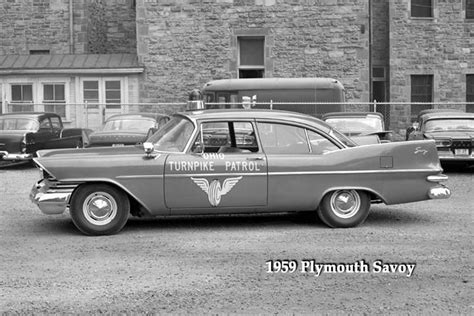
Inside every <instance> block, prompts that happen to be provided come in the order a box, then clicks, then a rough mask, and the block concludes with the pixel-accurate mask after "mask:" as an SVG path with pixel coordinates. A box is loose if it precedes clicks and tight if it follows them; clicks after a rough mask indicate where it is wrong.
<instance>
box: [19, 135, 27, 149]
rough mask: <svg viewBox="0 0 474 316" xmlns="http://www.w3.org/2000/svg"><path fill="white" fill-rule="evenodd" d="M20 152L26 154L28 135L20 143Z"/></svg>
mask: <svg viewBox="0 0 474 316" xmlns="http://www.w3.org/2000/svg"><path fill="white" fill-rule="evenodd" d="M20 152H22V153H25V152H26V135H24V136H23V138H22V139H21V142H20Z"/></svg>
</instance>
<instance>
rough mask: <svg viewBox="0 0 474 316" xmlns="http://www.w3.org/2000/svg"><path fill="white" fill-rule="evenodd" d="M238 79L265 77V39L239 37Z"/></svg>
mask: <svg viewBox="0 0 474 316" xmlns="http://www.w3.org/2000/svg"><path fill="white" fill-rule="evenodd" d="M238 42H239V78H263V77H264V76H265V38H264V37H247V36H245V37H239V38H238Z"/></svg>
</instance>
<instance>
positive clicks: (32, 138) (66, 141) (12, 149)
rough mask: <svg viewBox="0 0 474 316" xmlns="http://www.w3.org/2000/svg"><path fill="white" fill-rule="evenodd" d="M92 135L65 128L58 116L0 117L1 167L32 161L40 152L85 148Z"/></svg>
mask: <svg viewBox="0 0 474 316" xmlns="http://www.w3.org/2000/svg"><path fill="white" fill-rule="evenodd" d="M91 132H92V130H89V129H82V128H64V126H63V122H62V120H61V116H59V115H58V114H56V113H47V112H16V113H7V114H3V115H0V166H11V165H13V164H17V163H24V162H28V161H31V159H32V158H33V156H35V154H36V151H37V150H40V149H51V148H75V147H82V146H83V144H84V142H85V141H86V140H87V137H88V135H89V134H90V133H91Z"/></svg>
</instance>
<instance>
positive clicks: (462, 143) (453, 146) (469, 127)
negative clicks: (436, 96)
mask: <svg viewBox="0 0 474 316" xmlns="http://www.w3.org/2000/svg"><path fill="white" fill-rule="evenodd" d="M407 134H408V136H407V139H408V140H422V139H434V140H435V141H436V147H437V150H438V155H439V159H440V161H441V162H444V163H447V162H456V163H463V164H467V165H474V113H465V112H460V111H448V110H447V111H427V112H424V113H422V114H421V115H420V116H419V117H418V121H417V122H416V124H415V125H414V126H413V127H412V128H411V131H410V130H407Z"/></svg>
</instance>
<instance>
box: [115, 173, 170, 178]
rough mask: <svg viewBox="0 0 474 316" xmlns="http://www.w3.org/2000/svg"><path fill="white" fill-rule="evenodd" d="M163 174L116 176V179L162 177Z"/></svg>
mask: <svg viewBox="0 0 474 316" xmlns="http://www.w3.org/2000/svg"><path fill="white" fill-rule="evenodd" d="M161 178H163V175H146V174H143V175H139V174H137V175H128V176H116V177H115V179H161Z"/></svg>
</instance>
